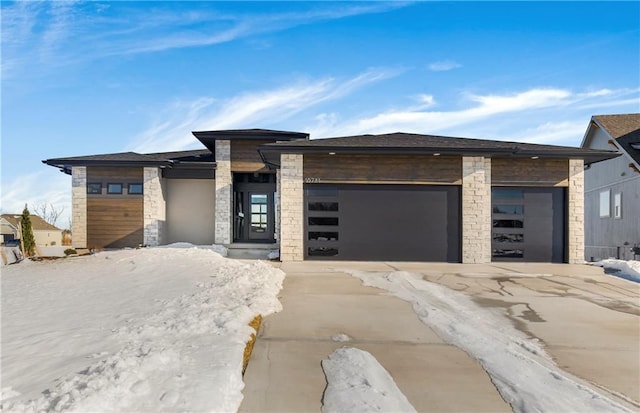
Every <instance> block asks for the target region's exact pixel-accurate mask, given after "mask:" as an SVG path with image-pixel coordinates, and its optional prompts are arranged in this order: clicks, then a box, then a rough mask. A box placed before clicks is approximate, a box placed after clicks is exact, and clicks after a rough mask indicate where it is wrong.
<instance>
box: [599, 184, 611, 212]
mask: <svg viewBox="0 0 640 413" xmlns="http://www.w3.org/2000/svg"><path fill="white" fill-rule="evenodd" d="M610 203H611V191H609V190H607V191H602V192H600V218H608V217H609V216H611V205H610Z"/></svg>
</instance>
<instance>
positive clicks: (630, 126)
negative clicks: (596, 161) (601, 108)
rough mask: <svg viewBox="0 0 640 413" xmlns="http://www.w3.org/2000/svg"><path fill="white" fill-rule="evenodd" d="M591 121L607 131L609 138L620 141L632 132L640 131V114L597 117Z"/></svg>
mask: <svg viewBox="0 0 640 413" xmlns="http://www.w3.org/2000/svg"><path fill="white" fill-rule="evenodd" d="M591 119H593V120H594V121H596V122H597V123H598V125H599V126H600V127H601V128H603V129H605V130H606V131H607V133H608V134H609V136H611V137H612V138H613V139H618V138H620V137H622V136H625V135H628V134H630V133H631V132H635V131H637V130H640V113H629V114H625V115H596V116H593V117H592V118H591Z"/></svg>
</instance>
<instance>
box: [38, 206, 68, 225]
mask: <svg viewBox="0 0 640 413" xmlns="http://www.w3.org/2000/svg"><path fill="white" fill-rule="evenodd" d="M33 212H34V214H35V215H38V216H39V217H40V218H42V219H44V220H45V221H47V222H48V223H49V224H51V225H53V226H55V225H56V222H57V221H58V218H60V215H62V213H63V212H64V207H61V208H56V207H55V205H53V204H49V205H47V203H46V202H44V203H42V204H40V205H37V206H36V207H35V208H33Z"/></svg>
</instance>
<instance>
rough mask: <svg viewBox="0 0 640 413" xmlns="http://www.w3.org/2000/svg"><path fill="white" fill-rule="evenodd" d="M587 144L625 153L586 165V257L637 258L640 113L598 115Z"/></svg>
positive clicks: (592, 121) (589, 147)
mask: <svg viewBox="0 0 640 413" xmlns="http://www.w3.org/2000/svg"><path fill="white" fill-rule="evenodd" d="M582 147H583V148H588V149H600V150H602V149H608V150H611V149H615V150H617V151H618V152H620V153H621V154H622V156H619V157H617V158H613V159H609V160H606V161H603V162H600V163H596V164H592V165H589V166H588V167H587V169H586V170H585V190H584V196H585V259H586V260H587V261H598V260H601V259H605V258H620V259H634V258H635V259H637V257H638V256H640V251H639V250H638V247H640V113H633V114H624V115H598V116H593V117H592V118H591V122H589V126H588V128H587V131H586V133H585V135H584V139H583V141H582ZM634 247H635V250H634Z"/></svg>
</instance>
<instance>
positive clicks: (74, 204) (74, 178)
mask: <svg viewBox="0 0 640 413" xmlns="http://www.w3.org/2000/svg"><path fill="white" fill-rule="evenodd" d="M71 233H72V234H73V238H72V243H73V246H74V247H75V248H87V168H86V167H85V166H74V167H73V169H72V170H71Z"/></svg>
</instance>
